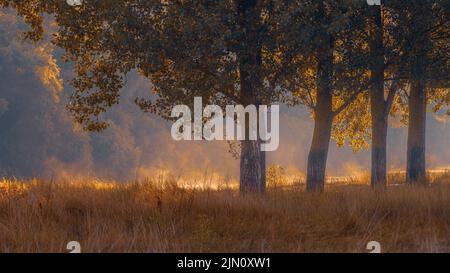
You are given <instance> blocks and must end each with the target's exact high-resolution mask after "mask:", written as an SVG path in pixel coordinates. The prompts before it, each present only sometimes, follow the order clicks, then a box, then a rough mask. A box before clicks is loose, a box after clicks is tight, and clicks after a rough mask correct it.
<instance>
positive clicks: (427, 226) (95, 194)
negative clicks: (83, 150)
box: [0, 174, 450, 253]
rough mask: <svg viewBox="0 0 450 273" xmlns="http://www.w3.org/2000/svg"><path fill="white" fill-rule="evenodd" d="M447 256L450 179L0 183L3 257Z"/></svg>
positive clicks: (449, 249)
mask: <svg viewBox="0 0 450 273" xmlns="http://www.w3.org/2000/svg"><path fill="white" fill-rule="evenodd" d="M69 241H78V242H80V244H81V251H82V252H369V250H367V249H366V245H367V243H368V242H369V241H378V242H379V243H380V244H381V251H382V252H450V175H448V174H442V175H440V176H439V177H435V178H434V179H433V181H432V183H430V185H429V186H428V187H413V186H407V185H401V184H400V185H397V184H396V185H391V186H389V187H388V189H387V190H386V191H372V190H371V189H370V188H369V187H368V186H367V185H365V184H364V183H361V184H359V185H356V184H349V185H332V186H328V187H327V188H326V191H325V192H324V193H321V194H311V193H307V192H305V191H304V190H303V187H302V186H301V185H297V186H288V187H282V186H271V187H269V188H268V191H267V193H266V194H265V195H264V196H239V193H238V191H237V190H236V189H234V188H231V187H230V188H218V189H213V188H210V187H195V188H185V187H180V186H179V185H177V184H176V183H175V182H174V181H173V180H171V179H161V178H157V177H155V178H154V179H147V180H143V181H140V182H132V183H117V182H106V181H100V180H96V179H73V180H72V181H71V180H65V181H45V180H38V179H33V180H28V181H25V180H23V181H21V180H17V179H3V180H0V252H65V253H67V252H69V251H68V250H67V249H66V246H67V243H68V242H69Z"/></svg>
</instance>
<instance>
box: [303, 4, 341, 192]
mask: <svg viewBox="0 0 450 273" xmlns="http://www.w3.org/2000/svg"><path fill="white" fill-rule="evenodd" d="M323 15H325V12H324V10H323V6H322V8H321V12H319V16H322V17H323ZM321 35H322V41H323V42H322V47H321V48H319V49H318V51H317V61H318V66H317V96H316V98H317V99H316V109H315V117H314V133H313V139H312V144H311V149H310V151H309V155H308V168H307V176H306V188H307V190H308V191H310V192H316V191H319V192H321V191H323V190H324V187H325V171H326V165H327V158H328V149H329V146H330V140H331V129H332V124H333V97H332V82H331V81H332V71H333V43H334V41H333V37H331V35H329V34H327V33H326V32H325V31H324V32H323V33H322V34H321Z"/></svg>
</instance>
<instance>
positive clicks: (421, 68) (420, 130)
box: [406, 10, 428, 184]
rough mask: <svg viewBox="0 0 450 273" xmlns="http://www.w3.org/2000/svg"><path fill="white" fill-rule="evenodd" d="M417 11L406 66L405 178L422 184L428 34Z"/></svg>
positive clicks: (424, 178)
mask: <svg viewBox="0 0 450 273" xmlns="http://www.w3.org/2000/svg"><path fill="white" fill-rule="evenodd" d="M424 13H425V10H424V11H423V12H421V13H420V15H419V16H417V17H418V18H417V19H416V20H414V23H413V25H412V26H411V31H412V34H415V33H418V34H419V36H418V37H417V38H416V39H415V41H414V44H413V50H412V61H411V69H410V77H411V79H410V83H411V89H410V94H409V123H408V144H407V145H408V148H407V164H406V181H407V182H408V183H410V184H426V169H425V134H426V129H425V128H426V111H427V109H426V108H427V95H426V73H427V71H426V51H427V43H428V37H427V35H425V25H424V20H425V18H423V16H424Z"/></svg>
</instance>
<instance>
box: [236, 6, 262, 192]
mask: <svg viewBox="0 0 450 273" xmlns="http://www.w3.org/2000/svg"><path fill="white" fill-rule="evenodd" d="M260 2H261V0H251V1H248V0H247V1H246V0H240V1H239V2H238V12H239V16H240V26H241V29H242V30H243V31H244V33H243V37H242V39H241V49H240V50H239V52H238V57H239V62H240V63H239V70H240V81H241V82H240V85H241V101H242V104H243V105H244V106H247V105H251V104H253V105H256V106H257V107H258V106H259V105H260V102H261V98H260V97H259V96H258V94H259V92H258V91H259V90H260V88H261V87H262V80H261V75H260V73H261V66H262V62H261V44H260V41H259V35H258V29H259V24H260V13H261V11H260V8H261V3H260ZM246 121H247V122H246V127H245V140H243V141H241V158H240V192H241V193H244V194H245V193H263V192H265V189H266V173H265V172H266V164H265V163H266V159H265V157H266V153H265V152H264V151H261V141H260V137H259V132H258V133H257V136H258V140H249V138H248V137H249V126H248V125H249V122H248V119H247V118H246ZM258 122H259V121H258Z"/></svg>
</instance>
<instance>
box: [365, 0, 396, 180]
mask: <svg viewBox="0 0 450 273" xmlns="http://www.w3.org/2000/svg"><path fill="white" fill-rule="evenodd" d="M370 13H371V14H370V30H371V31H370V37H371V39H370V42H369V47H370V55H371V60H370V72H371V81H373V84H372V85H371V86H370V88H369V94H370V108H371V121H372V159H371V164H372V167H371V179H370V180H371V185H372V187H374V188H375V187H386V185H387V179H386V173H387V166H386V162H387V158H386V157H387V155H386V150H387V141H386V140H387V128H388V114H389V110H388V109H387V108H388V107H390V105H388V103H387V102H386V101H385V98H384V46H383V22H382V6H373V7H370ZM391 92H394V91H393V90H391Z"/></svg>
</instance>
